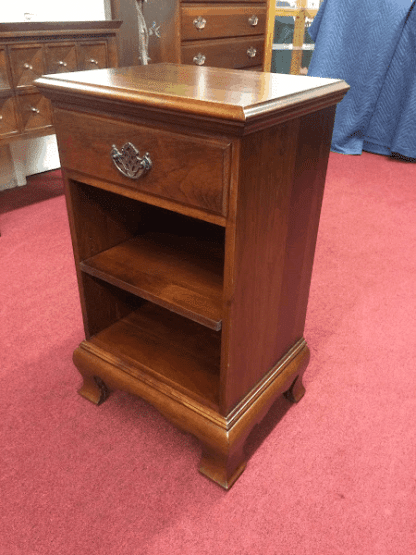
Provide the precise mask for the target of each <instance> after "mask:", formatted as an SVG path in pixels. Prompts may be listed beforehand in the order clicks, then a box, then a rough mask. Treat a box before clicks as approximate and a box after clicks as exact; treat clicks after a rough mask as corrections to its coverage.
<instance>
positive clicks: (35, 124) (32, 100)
mask: <svg viewBox="0 0 416 555" xmlns="http://www.w3.org/2000/svg"><path fill="white" fill-rule="evenodd" d="M17 103H18V107H19V113H20V117H21V120H22V125H23V131H35V130H40V129H44V128H47V127H51V126H52V117H51V108H50V103H49V100H47V99H46V98H45V97H44V96H42V95H41V94H40V93H21V94H19V95H18V96H17Z"/></svg>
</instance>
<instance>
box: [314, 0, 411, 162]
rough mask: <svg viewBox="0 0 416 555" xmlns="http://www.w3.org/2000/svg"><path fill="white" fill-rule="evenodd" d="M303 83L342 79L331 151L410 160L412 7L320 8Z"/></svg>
mask: <svg viewBox="0 0 416 555" xmlns="http://www.w3.org/2000/svg"><path fill="white" fill-rule="evenodd" d="M309 34H310V35H311V37H312V39H313V40H314V41H315V51H314V54H313V56H312V60H311V63H310V66H309V70H308V75H311V76H314V77H327V78H338V79H345V81H346V82H347V83H348V84H349V85H350V86H351V89H350V90H349V91H348V93H347V94H346V95H345V97H344V99H343V100H342V101H341V102H340V104H339V105H338V107H337V112H336V117H335V125H334V133H333V136H332V146H331V148H332V150H334V151H335V152H341V153H343V154H361V152H362V151H363V150H367V151H370V152H376V153H378V154H386V155H390V154H391V153H399V154H401V155H403V156H406V157H408V158H416V0H414V1H412V0H348V1H346V0H324V3H323V4H322V5H321V8H320V10H319V11H318V14H317V15H316V18H315V20H314V21H313V23H312V25H311V27H310V29H309Z"/></svg>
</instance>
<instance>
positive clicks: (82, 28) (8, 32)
mask: <svg viewBox="0 0 416 555" xmlns="http://www.w3.org/2000/svg"><path fill="white" fill-rule="evenodd" d="M120 25H121V21H82V22H63V23H62V22H54V23H46V22H45V23H43V22H42V23H41V22H27V23H1V24H0V141H1V144H5V143H7V142H9V141H11V140H14V139H23V138H32V137H40V136H42V135H49V134H52V133H54V129H53V127H52V120H51V109H50V105H49V100H47V99H46V98H44V97H43V96H42V95H41V94H40V93H39V92H38V91H37V89H36V87H35V86H34V85H33V81H34V80H35V79H37V78H38V77H40V76H41V75H44V74H47V73H61V72H69V71H77V70H84V69H94V68H106V67H116V66H117V65H118V56H117V46H116V40H115V37H116V33H117V31H118V29H119V27H120Z"/></svg>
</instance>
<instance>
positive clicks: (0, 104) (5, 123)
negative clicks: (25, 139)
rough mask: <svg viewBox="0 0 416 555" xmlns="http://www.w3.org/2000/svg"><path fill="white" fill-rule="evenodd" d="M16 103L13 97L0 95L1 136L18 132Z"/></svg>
mask: <svg viewBox="0 0 416 555" xmlns="http://www.w3.org/2000/svg"><path fill="white" fill-rule="evenodd" d="M18 132H19V129H18V123H17V116H16V105H15V100H14V98H13V97H10V96H9V97H3V98H2V97H0V137H2V136H6V135H13V134H15V133H18Z"/></svg>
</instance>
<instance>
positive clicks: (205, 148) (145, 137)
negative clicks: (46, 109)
mask: <svg viewBox="0 0 416 555" xmlns="http://www.w3.org/2000/svg"><path fill="white" fill-rule="evenodd" d="M54 123H55V127H56V129H57V134H58V136H59V148H60V155H61V164H62V167H64V168H66V169H69V170H75V171H77V172H81V173H82V174H84V175H88V176H90V177H93V178H96V179H98V180H102V181H105V182H107V183H108V182H109V183H114V184H117V185H121V186H122V187H123V188H126V189H128V192H126V194H127V196H131V191H132V190H135V191H138V192H139V193H141V194H142V193H145V194H149V195H152V196H155V197H161V198H163V199H168V200H171V201H175V202H179V203H181V204H183V205H187V206H191V207H197V208H200V209H203V210H206V211H209V212H212V213H216V214H221V215H226V212H227V198H228V183H229V179H230V178H229V175H230V157H231V146H230V144H229V142H228V141H227V140H224V139H214V138H204V137H196V136H191V135H185V134H179V133H173V132H170V131H167V130H163V129H160V128H159V129H155V128H152V127H146V126H140V125H133V124H130V123H123V122H120V121H118V122H116V121H112V120H110V119H105V118H101V117H95V116H90V115H83V114H79V113H78V114H77V113H72V112H69V111H64V110H60V109H57V110H55V112H54ZM129 144H130V145H131V146H130V147H129V146H128V145H129ZM134 149H136V151H138V153H137V156H136V158H137V159H133V157H132V156H131V155H132V153H134ZM129 151H130V152H129ZM145 156H146V159H145V160H143V163H141V159H144V158H145ZM147 156H148V159H149V160H150V162H149V163H148V165H147V167H146V160H147ZM143 168H144V169H143ZM122 170H123V171H124V172H125V173H129V172H131V174H134V173H135V171H137V173H138V176H136V177H127V176H125V175H124V174H123V173H122ZM98 186H99V184H98ZM121 194H122V193H121ZM156 204H157V203H156Z"/></svg>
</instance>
